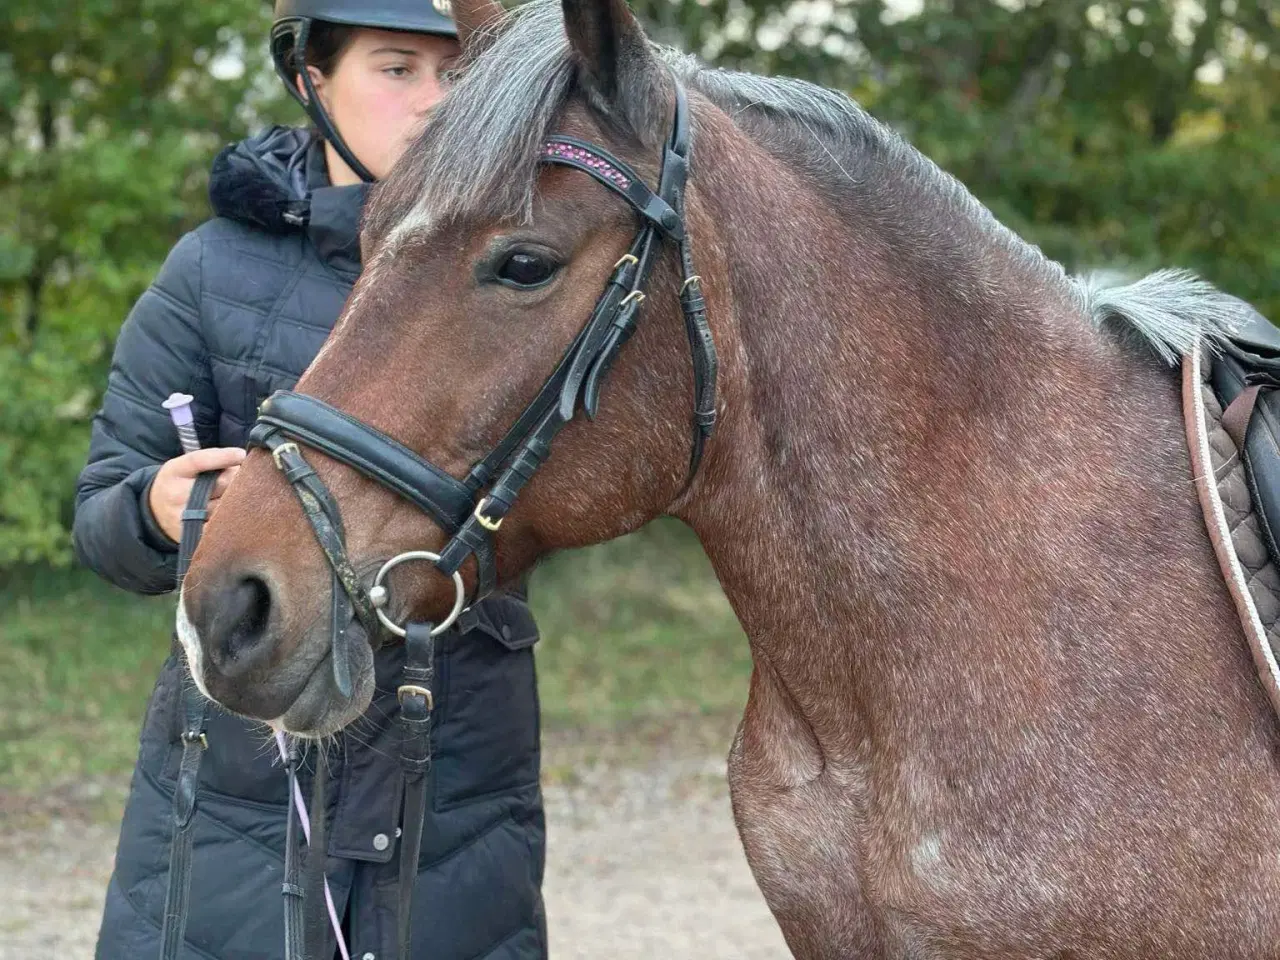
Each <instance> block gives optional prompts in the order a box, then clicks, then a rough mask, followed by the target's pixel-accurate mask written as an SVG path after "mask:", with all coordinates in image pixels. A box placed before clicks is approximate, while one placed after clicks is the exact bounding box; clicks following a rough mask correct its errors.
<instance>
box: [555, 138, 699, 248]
mask: <svg viewBox="0 0 1280 960" xmlns="http://www.w3.org/2000/svg"><path fill="white" fill-rule="evenodd" d="M540 156H541V157H542V160H543V162H545V163H557V164H561V165H562V166H566V167H574V168H575V169H578V170H581V171H583V172H584V173H588V174H590V175H591V176H592V177H594V178H595V179H596V180H598V181H599V182H600V183H602V184H604V185H605V186H606V187H608V188H609V189H610V190H612V191H613V192H614V193H616V194H618V195H619V196H620V197H622V198H623V199H624V200H626V201H627V203H629V204H631V206H632V207H634V208H635V209H636V212H638V213H639V214H640V215H641V216H642V217H644V218H645V219H646V220H648V221H649V222H650V223H652V224H653V225H654V226H655V227H657V228H658V229H659V230H661V231H662V232H663V233H665V234H666V235H667V236H669V237H671V238H672V239H674V240H679V239H681V237H682V235H683V233H684V229H683V224H682V222H681V219H680V216H679V214H677V213H676V212H675V210H674V209H672V207H671V205H670V204H669V203H667V201H665V200H663V199H662V198H661V197H660V196H658V195H657V194H656V193H654V192H653V191H652V190H650V189H649V187H648V186H647V185H646V184H645V182H644V181H643V180H641V179H640V177H639V176H637V175H636V172H635V171H634V170H632V169H631V168H630V167H628V166H627V165H626V164H625V163H623V162H622V161H621V160H619V159H617V158H616V157H612V156H610V155H609V154H608V153H606V152H605V151H604V150H602V149H601V148H600V147H597V146H595V145H593V144H590V143H586V142H584V141H582V140H578V139H575V138H574V137H552V138H550V139H549V140H547V141H546V142H545V143H544V144H543V145H542V150H541V151H540Z"/></svg>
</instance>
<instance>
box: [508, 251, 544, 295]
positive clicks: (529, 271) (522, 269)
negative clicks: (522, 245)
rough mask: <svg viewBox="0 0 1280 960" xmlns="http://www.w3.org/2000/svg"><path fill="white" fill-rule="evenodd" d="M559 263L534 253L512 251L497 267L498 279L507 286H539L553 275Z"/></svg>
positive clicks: (526, 287) (519, 287)
mask: <svg viewBox="0 0 1280 960" xmlns="http://www.w3.org/2000/svg"><path fill="white" fill-rule="evenodd" d="M557 269H559V265H558V264H556V263H554V262H552V261H551V260H549V259H547V258H546V257H545V256H541V255H539V254H536V253H513V254H511V256H509V257H507V259H506V260H504V261H503V263H502V266H501V267H499V268H498V279H499V280H500V281H501V282H502V283H504V284H506V285H507V286H508V287H515V288H517V289H529V288H531V287H540V286H542V285H543V284H544V283H546V282H547V281H549V280H550V279H551V278H552V277H553V276H555V272H556V270H557Z"/></svg>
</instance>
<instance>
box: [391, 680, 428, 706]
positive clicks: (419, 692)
mask: <svg viewBox="0 0 1280 960" xmlns="http://www.w3.org/2000/svg"><path fill="white" fill-rule="evenodd" d="M405 697H422V699H423V700H425V701H426V702H427V712H428V713H430V712H431V711H432V710H434V709H435V708H436V702H435V698H434V697H433V696H432V695H431V688H430V687H420V686H418V685H417V684H413V683H404V684H401V685H400V686H398V687H396V699H397V700H398V701H400V705H401V706H404V698H405Z"/></svg>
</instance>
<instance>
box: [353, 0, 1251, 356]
mask: <svg viewBox="0 0 1280 960" xmlns="http://www.w3.org/2000/svg"><path fill="white" fill-rule="evenodd" d="M652 49H653V52H654V54H655V55H656V56H657V57H658V58H659V59H660V60H662V61H663V62H665V63H666V64H667V65H668V66H669V68H670V69H671V70H672V72H673V73H674V75H675V76H677V77H678V78H679V79H680V80H681V81H682V82H683V83H685V85H686V86H687V87H689V88H691V89H693V90H697V91H698V92H700V93H701V94H703V95H704V96H706V97H707V98H708V99H710V100H711V101H712V102H713V103H715V104H716V105H717V106H718V107H720V108H721V109H722V110H724V111H725V112H726V113H727V114H728V115H729V116H730V117H731V118H732V119H733V120H734V122H735V123H736V124H737V125H738V127H739V128H740V129H741V130H743V132H744V133H745V134H746V135H748V136H750V137H751V138H752V139H753V140H755V141H756V142H758V143H760V144H761V145H762V146H763V147H765V148H766V149H767V150H769V151H770V152H771V153H773V154H774V155H775V156H776V157H778V158H779V160H781V161H782V162H786V163H789V164H791V165H793V166H796V167H798V168H800V169H802V170H803V172H804V173H806V174H807V175H808V176H809V177H810V178H811V179H812V180H813V181H814V182H815V183H816V184H817V185H819V186H820V187H823V188H826V189H828V190H830V191H833V192H836V193H837V194H838V195H839V194H841V193H848V192H850V191H853V192H856V193H857V195H858V196H859V198H860V200H861V201H862V202H863V203H864V204H866V205H868V206H869V207H870V209H871V211H872V213H873V215H876V216H877V218H878V219H880V220H881V221H882V222H886V223H894V224H895V225H897V226H898V227H899V228H901V229H911V228H912V225H911V224H910V223H909V221H910V219H911V218H912V216H914V217H915V218H916V219H918V220H921V221H923V222H922V225H921V226H920V227H918V228H916V229H919V230H920V231H921V232H922V233H921V235H922V238H928V237H929V236H930V233H931V231H932V232H934V233H936V232H937V230H938V227H937V225H938V224H945V225H946V227H945V229H946V230H948V231H952V232H955V233H958V234H959V233H963V234H964V235H966V236H967V235H969V234H971V233H973V232H977V233H979V234H980V235H981V236H982V237H984V238H985V239H986V240H987V241H988V242H990V243H992V244H994V245H996V246H997V247H999V248H1000V249H1002V250H1004V251H1005V252H1006V253H1007V254H1008V255H1009V256H1010V257H1011V258H1012V259H1013V260H1015V261H1016V262H1018V263H1020V264H1021V265H1022V266H1023V267H1024V268H1026V269H1027V270H1028V271H1029V272H1030V273H1031V274H1032V275H1033V276H1037V277H1039V278H1040V279H1041V280H1042V281H1043V282H1044V283H1045V286H1046V288H1049V289H1054V288H1057V289H1061V290H1063V292H1064V294H1065V295H1066V296H1067V297H1068V298H1070V299H1071V300H1072V301H1073V302H1076V303H1078V305H1079V307H1080V309H1081V311H1082V312H1083V314H1084V315H1085V316H1086V317H1087V318H1088V319H1089V320H1090V321H1091V323H1092V324H1093V325H1094V326H1095V327H1096V328H1097V329H1099V330H1103V329H1106V328H1114V326H1115V322H1116V321H1117V320H1119V321H1122V322H1124V323H1127V326H1128V327H1130V328H1131V330H1132V331H1133V332H1136V333H1138V334H1139V335H1140V337H1141V339H1142V340H1145V341H1146V342H1147V343H1149V344H1150V346H1151V347H1152V348H1153V349H1154V350H1155V351H1156V352H1157V353H1158V354H1159V355H1160V356H1162V357H1164V358H1165V359H1166V360H1169V361H1170V362H1173V361H1174V360H1175V359H1176V358H1177V357H1178V356H1179V355H1180V354H1181V353H1183V352H1184V351H1185V350H1186V349H1187V348H1189V346H1190V345H1191V343H1192V342H1194V340H1195V338H1196V337H1197V336H1203V337H1205V338H1207V339H1209V340H1211V341H1212V340H1216V339H1218V338H1220V337H1223V336H1225V335H1226V334H1227V333H1229V332H1230V331H1231V330H1232V329H1234V328H1235V326H1236V324H1237V323H1238V322H1239V321H1240V320H1241V318H1242V312H1241V311H1242V310H1244V311H1247V308H1246V307H1244V305H1243V304H1241V303H1240V301H1238V300H1236V299H1235V298H1233V297H1229V296H1227V295H1226V294H1223V293H1221V292H1220V291H1217V290H1216V289H1215V288H1213V287H1212V286H1211V285H1209V284H1208V283H1205V282H1204V281H1201V280H1198V279H1197V278H1195V277H1194V276H1192V275H1191V274H1189V273H1186V272H1183V271H1159V272H1156V273H1153V274H1151V275H1149V276H1147V277H1145V278H1143V279H1140V280H1138V281H1137V282H1134V283H1123V282H1120V281H1118V279H1117V278H1115V277H1114V276H1101V275H1093V276H1089V277H1085V278H1072V277H1069V276H1068V275H1067V274H1066V273H1065V271H1064V270H1063V268H1062V267H1061V265H1059V264H1058V263H1056V262H1054V261H1051V260H1049V259H1048V258H1046V257H1045V256H1044V255H1043V254H1042V253H1041V252H1040V250H1039V249H1038V248H1037V247H1035V246H1033V245H1031V244H1029V243H1027V242H1026V241H1024V240H1022V239H1021V238H1020V237H1018V236H1017V234H1015V233H1014V232H1013V231H1011V230H1009V229H1008V228H1007V227H1005V226H1004V225H1003V224H1001V223H1000V222H999V221H998V220H996V218H995V217H994V216H993V215H992V214H991V212H990V211H989V210H988V209H987V208H986V207H985V206H983V205H982V204H981V203H980V202H979V201H978V200H977V199H976V198H975V197H974V196H973V195H972V194H971V193H969V191H968V190H967V189H966V188H965V187H964V186H963V185H962V184H961V183H960V182H959V181H957V180H956V179H955V178H954V177H952V176H951V175H949V174H948V173H946V172H945V171H943V170H941V169H940V168H939V167H938V166H937V165H936V164H934V163H933V161H931V160H930V159H928V158H927V157H925V156H924V155H923V154H922V153H920V152H919V151H918V150H916V149H915V148H914V147H912V146H911V145H910V144H909V143H907V142H906V141H905V140H904V139H903V138H902V137H900V136H899V135H898V134H897V133H896V132H894V131H893V130H891V129H890V128H889V127H887V126H885V125H884V124H882V123H880V122H879V121H878V120H876V119H875V118H874V117H872V116H871V115H870V114H868V113H867V112H866V111H865V110H863V109H862V107H860V106H859V105H858V104H857V103H856V102H854V101H853V100H852V99H851V98H850V97H848V96H846V95H845V94H843V93H840V92H837V91H833V90H829V89H826V88H823V87H820V86H817V85H816V84H812V83H808V82H805V81H803V80H796V79H791V78H782V77H762V76H758V75H755V74H749V73H741V72H737V71H731V70H723V69H714V68H710V67H707V66H706V65H705V64H703V63H702V62H701V61H699V60H698V59H697V58H695V57H693V56H691V55H687V54H684V53H681V52H679V51H676V50H672V49H669V48H665V47H659V46H656V45H655V46H653V48H652ZM574 79H575V70H574V65H573V63H572V60H571V55H570V50H569V43H568V40H567V38H566V36H565V32H564V23H563V19H562V13H561V6H560V2H559V0H530V2H528V3H526V4H524V5H523V6H521V7H519V8H517V9H516V10H515V11H513V12H512V13H511V15H510V18H509V20H508V21H507V23H506V24H505V26H504V27H503V28H501V29H500V32H498V33H497V34H496V36H495V37H494V39H493V40H492V41H491V42H490V43H489V44H488V46H487V48H486V49H485V50H484V52H483V53H482V54H481V55H480V56H478V57H477V58H476V59H474V60H473V61H471V62H470V63H468V64H467V66H466V69H465V70H464V71H463V74H462V77H461V79H460V80H459V82H458V84H457V86H456V87H455V88H454V89H453V90H452V91H451V92H450V94H449V96H448V97H446V98H445V100H444V101H443V102H442V103H441V105H440V106H439V107H438V108H437V110H436V111H435V113H434V114H433V116H432V117H431V119H430V121H429V122H428V124H427V126H426V129H425V130H424V132H423V134H422V136H421V137H420V138H419V139H418V141H417V142H416V143H415V144H414V145H413V146H412V147H411V148H410V150H409V151H408V152H407V154H406V156H405V158H404V159H403V160H402V161H401V164H400V165H399V166H398V167H397V170H396V172H395V174H394V176H393V177H391V178H390V179H389V180H388V181H387V183H385V184H384V185H382V187H380V189H379V197H378V200H377V203H376V205H375V212H374V214H373V216H372V217H371V225H372V226H373V229H374V230H375V232H376V233H378V234H381V235H383V236H385V237H387V238H388V242H387V243H385V244H384V245H383V248H384V252H385V255H387V256H392V255H394V253H393V251H394V248H395V247H396V246H397V244H398V242H400V241H403V240H407V239H410V238H412V237H413V236H414V235H415V234H419V233H421V232H422V231H423V230H425V229H427V228H429V226H430V225H431V224H433V223H439V222H444V221H448V220H451V219H454V218H457V217H477V218H482V219H486V220H513V219H514V220H518V221H519V220H527V219H528V218H529V217H530V216H531V214H532V208H533V199H534V188H535V183H536V178H537V170H538V166H539V161H538V152H539V147H540V146H541V144H542V142H543V140H544V139H545V138H546V137H547V136H548V135H549V134H551V133H552V132H553V131H554V129H555V125H556V123H557V121H558V119H559V117H560V114H561V113H562V111H563V109H564V106H565V104H566V102H567V101H568V99H569V97H570V96H571V95H572V93H573V91H574ZM650 106H651V105H650ZM643 111H644V105H637V106H636V108H635V110H634V113H637V114H639V113H643ZM693 163H694V169H695V173H696V167H697V150H696V145H695V150H694V158H693ZM887 172H892V173H893V176H891V177H890V176H886V173H887ZM922 210H924V211H927V213H926V214H924V215H922V214H921V213H920V211H922ZM401 211H405V212H404V213H400V212H401ZM380 213H381V214H382V215H383V216H385V215H393V216H395V222H392V223H384V224H381V225H380V226H379V225H378V224H377V221H378V220H379V214H380ZM904 214H908V215H904Z"/></svg>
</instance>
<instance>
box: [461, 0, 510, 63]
mask: <svg viewBox="0 0 1280 960" xmlns="http://www.w3.org/2000/svg"><path fill="white" fill-rule="evenodd" d="M452 6H453V22H454V25H455V26H457V28H458V42H459V43H460V44H461V45H462V52H463V54H474V53H478V52H479V48H480V47H481V46H483V45H484V44H486V43H488V41H489V40H491V39H493V35H494V30H495V28H496V27H497V26H498V25H499V24H500V23H502V21H503V20H504V19H505V18H506V15H507V12H506V10H504V9H503V7H502V4H500V3H498V2H497V0H453V4H452ZM473 48H474V49H473Z"/></svg>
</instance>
